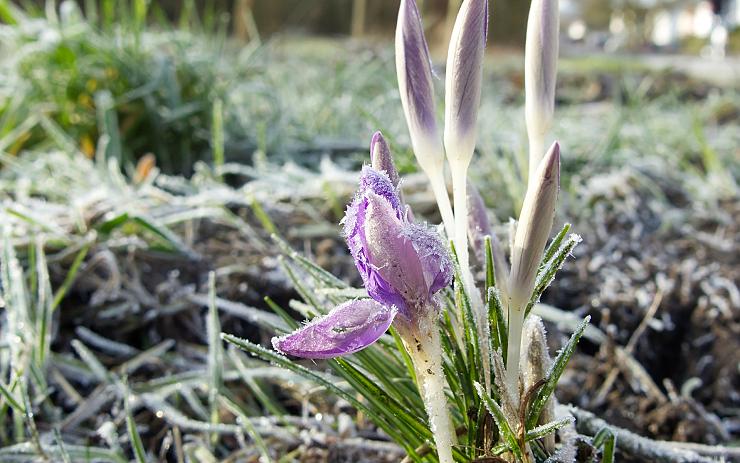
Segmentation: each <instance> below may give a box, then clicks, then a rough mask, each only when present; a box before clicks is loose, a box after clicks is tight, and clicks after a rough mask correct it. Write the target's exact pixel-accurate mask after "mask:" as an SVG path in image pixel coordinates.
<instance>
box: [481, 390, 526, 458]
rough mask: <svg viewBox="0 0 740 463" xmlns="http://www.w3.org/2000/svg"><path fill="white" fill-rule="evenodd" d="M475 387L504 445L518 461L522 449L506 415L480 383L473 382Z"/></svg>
mask: <svg viewBox="0 0 740 463" xmlns="http://www.w3.org/2000/svg"><path fill="white" fill-rule="evenodd" d="M475 389H476V390H477V391H478V396H479V397H480V398H481V399H482V400H483V403H484V404H485V406H486V408H487V409H488V411H489V412H491V416H493V419H494V421H496V426H498V429H499V431H500V432H501V434H502V436H503V438H504V441H505V442H506V445H508V447H509V449H510V450H511V452H512V453H513V454H514V456H515V457H516V458H518V460H519V461H522V460H523V456H522V449H521V447H519V442H518V440H517V438H516V434H514V431H513V430H512V429H511V426H510V425H509V423H508V422H507V421H506V415H505V414H504V411H503V410H502V409H501V406H500V405H499V404H497V403H496V402H495V401H494V400H493V399H492V398H491V396H489V395H488V394H486V392H485V390H484V389H483V387H482V386H481V385H480V383H475Z"/></svg>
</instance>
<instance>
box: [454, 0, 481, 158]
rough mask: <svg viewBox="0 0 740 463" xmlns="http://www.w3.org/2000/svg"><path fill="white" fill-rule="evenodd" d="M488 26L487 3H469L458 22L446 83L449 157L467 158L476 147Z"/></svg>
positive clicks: (462, 8)
mask: <svg viewBox="0 0 740 463" xmlns="http://www.w3.org/2000/svg"><path fill="white" fill-rule="evenodd" d="M487 23H488V1H487V0H465V2H464V3H463V5H462V6H461V7H460V12H459V13H458V15H457V20H456V21H455V27H454V28H453V31H452V37H451V39H450V48H449V51H448V54H447V76H446V79H445V132H444V139H445V147H446V148H447V155H448V156H450V155H452V156H462V157H464V158H467V157H469V156H471V155H472V152H473V148H474V147H475V138H476V122H477V119H478V107H479V106H480V93H481V81H482V78H483V53H484V51H485V47H486V35H487V31H486V28H487Z"/></svg>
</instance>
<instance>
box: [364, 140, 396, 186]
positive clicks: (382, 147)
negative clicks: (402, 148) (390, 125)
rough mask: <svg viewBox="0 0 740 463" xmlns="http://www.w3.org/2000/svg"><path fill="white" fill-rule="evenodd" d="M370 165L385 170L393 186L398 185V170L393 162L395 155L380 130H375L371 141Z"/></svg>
mask: <svg viewBox="0 0 740 463" xmlns="http://www.w3.org/2000/svg"><path fill="white" fill-rule="evenodd" d="M370 165H372V166H373V169H375V170H379V171H382V172H385V174H386V175H387V176H388V178H389V179H390V181H391V183H392V184H393V186H395V187H398V182H399V178H398V171H397V170H396V166H395V165H394V164H393V155H391V149H390V147H389V146H388V142H386V141H385V138H383V134H382V133H380V132H375V133H374V134H373V138H372V140H371V141H370Z"/></svg>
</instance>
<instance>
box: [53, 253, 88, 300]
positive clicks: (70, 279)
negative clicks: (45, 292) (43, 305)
mask: <svg viewBox="0 0 740 463" xmlns="http://www.w3.org/2000/svg"><path fill="white" fill-rule="evenodd" d="M90 246H92V243H87V244H86V245H84V246H83V247H82V249H80V251H79V252H78V253H77V255H76V256H75V260H74V261H73V262H72V265H71V266H70V267H69V271H68V272H67V275H65V277H64V281H63V282H62V284H61V285H60V286H59V288H58V289H57V291H56V293H54V300H53V301H52V303H51V311H52V312H53V311H55V310H56V308H57V307H59V304H61V302H62V299H64V296H65V295H66V294H67V291H69V288H71V287H72V284H73V283H74V281H75V278H76V277H77V272H78V271H79V270H80V266H81V265H82V262H84V260H85V256H87V252H88V251H89V250H90Z"/></svg>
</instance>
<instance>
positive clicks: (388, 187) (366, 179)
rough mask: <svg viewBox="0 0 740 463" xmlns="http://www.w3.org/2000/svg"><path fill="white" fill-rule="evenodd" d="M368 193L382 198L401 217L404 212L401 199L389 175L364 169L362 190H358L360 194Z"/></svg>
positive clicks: (361, 178)
mask: <svg viewBox="0 0 740 463" xmlns="http://www.w3.org/2000/svg"><path fill="white" fill-rule="evenodd" d="M367 192H373V193H375V194H376V195H378V196H382V197H383V198H384V199H385V200H386V201H388V203H390V205H391V206H393V209H395V210H396V212H397V215H398V216H399V217H400V216H401V212H402V210H403V208H402V207H401V198H400V197H399V195H398V189H397V188H396V186H395V185H394V184H393V182H392V181H391V179H390V178H389V177H388V174H386V173H385V172H383V171H381V170H376V169H374V168H372V167H368V166H365V167H363V168H362V174H361V175H360V189H359V190H358V194H360V195H364V194H365V193H367Z"/></svg>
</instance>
